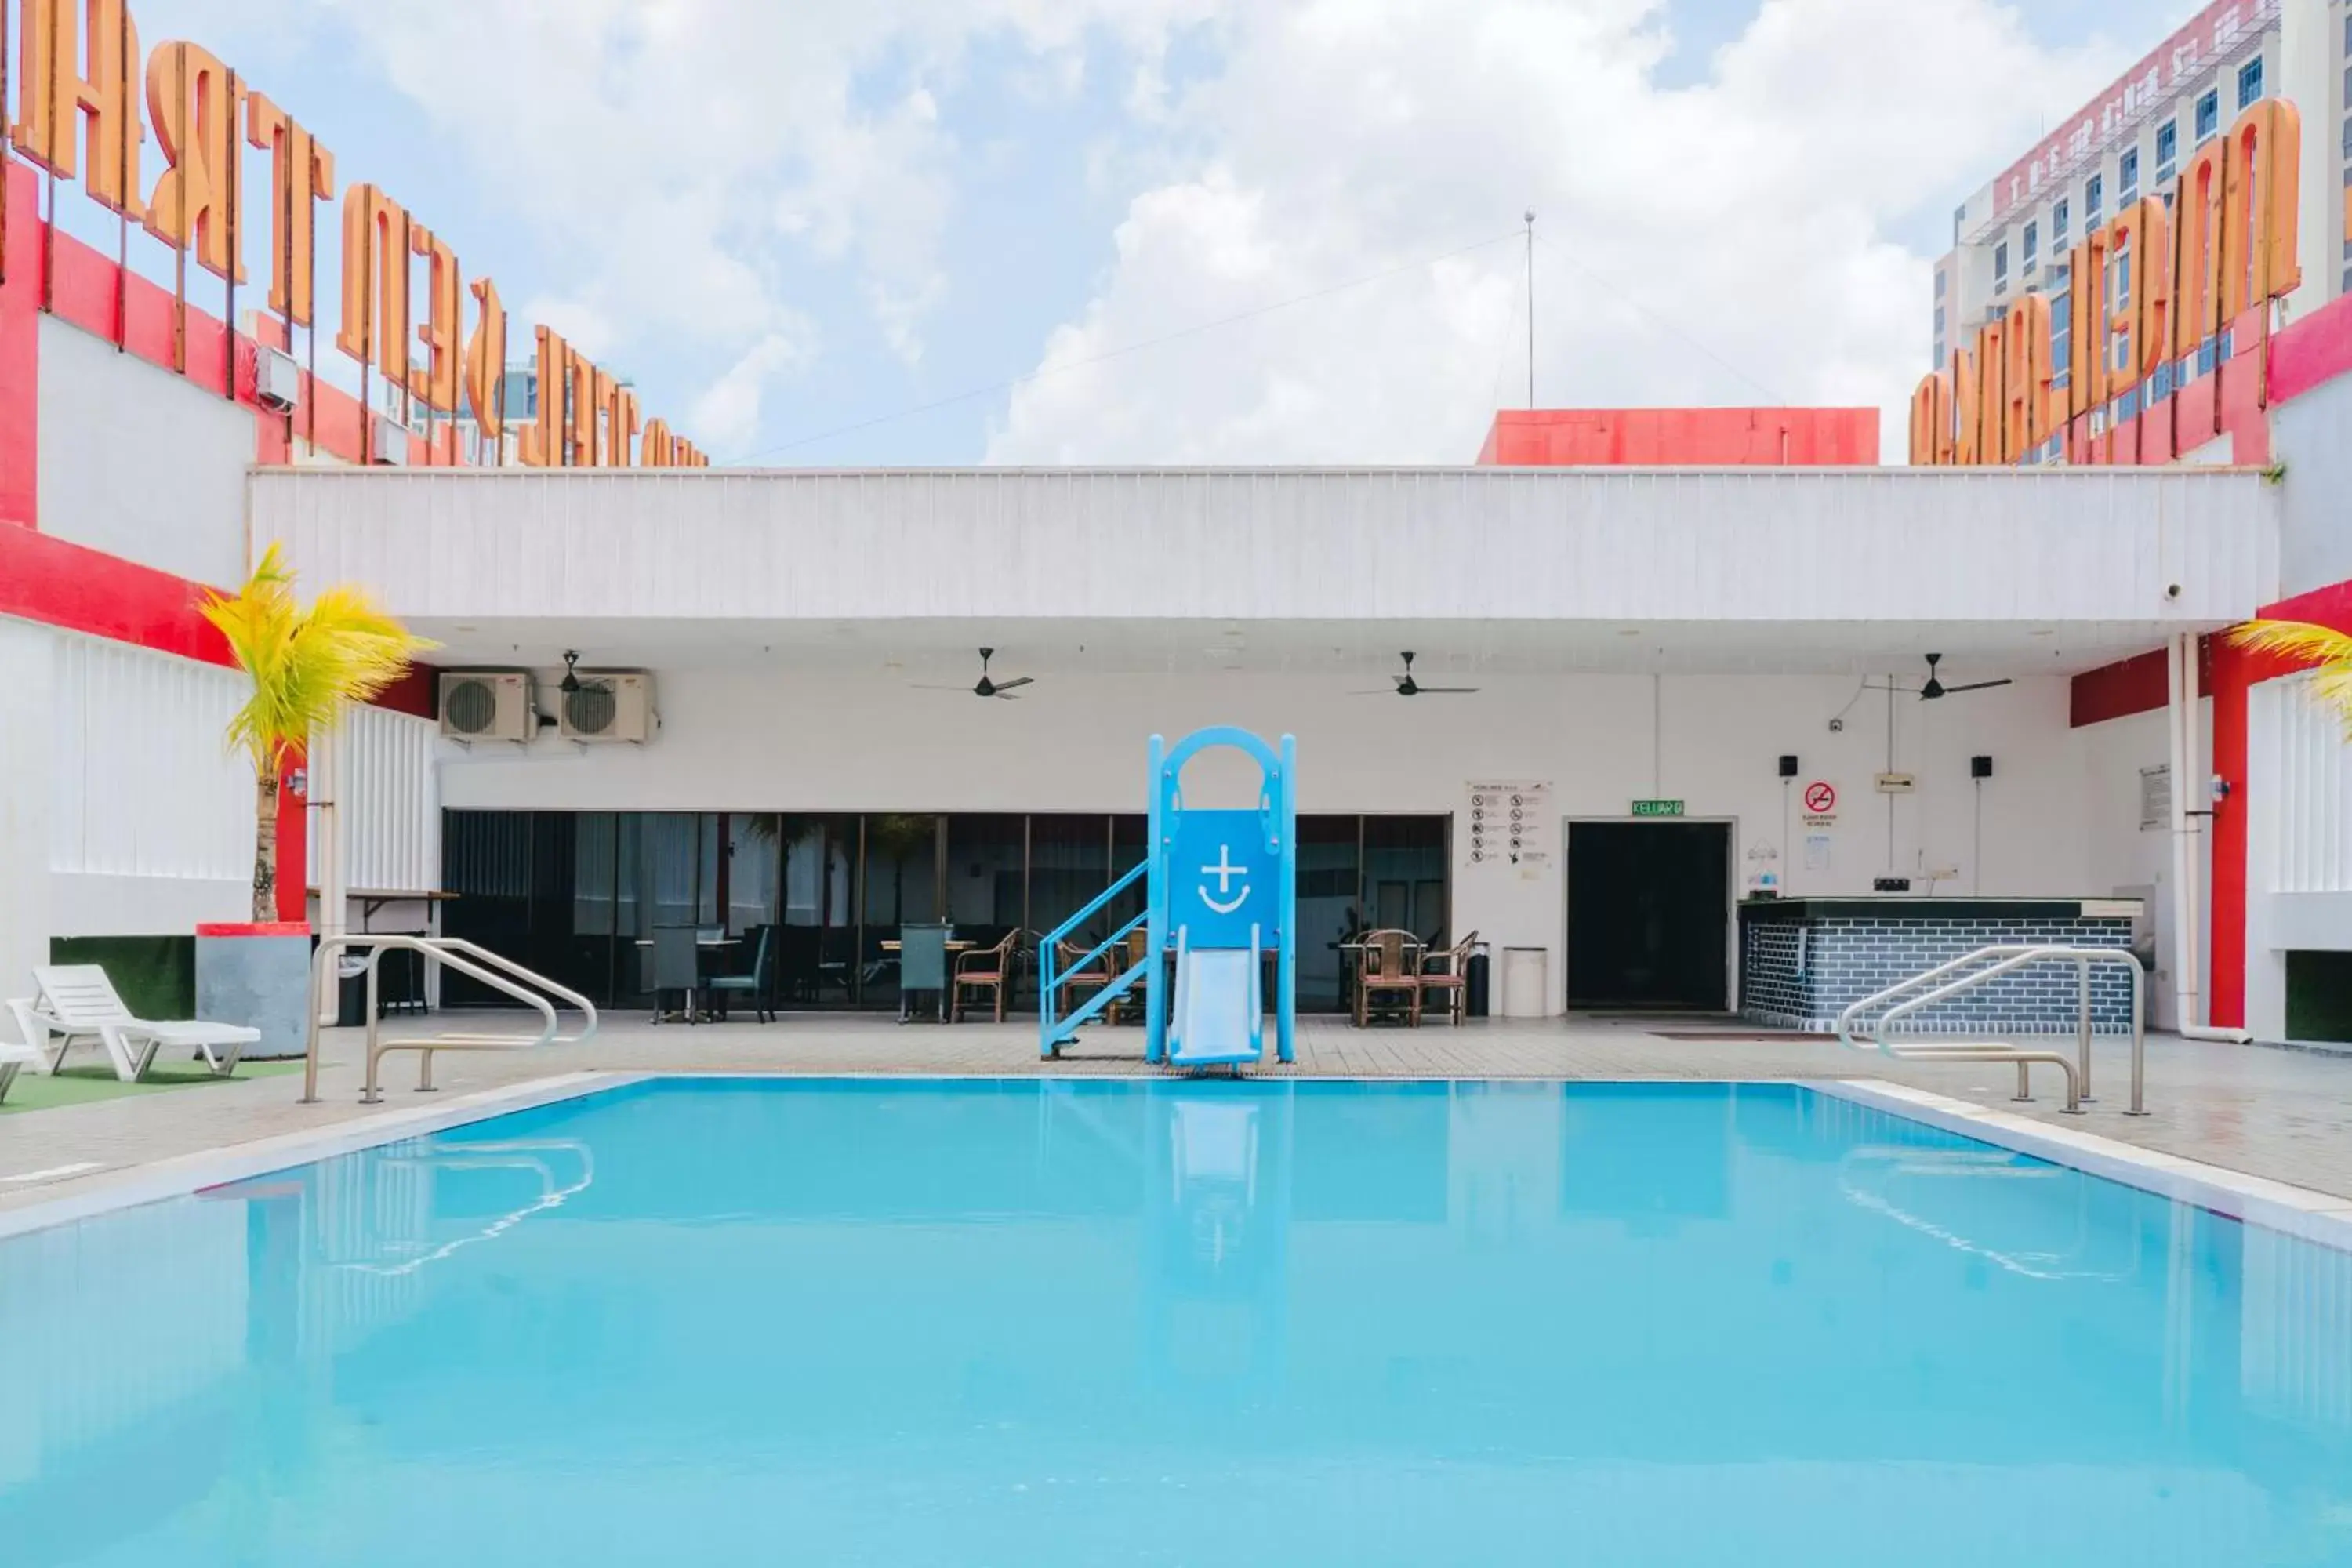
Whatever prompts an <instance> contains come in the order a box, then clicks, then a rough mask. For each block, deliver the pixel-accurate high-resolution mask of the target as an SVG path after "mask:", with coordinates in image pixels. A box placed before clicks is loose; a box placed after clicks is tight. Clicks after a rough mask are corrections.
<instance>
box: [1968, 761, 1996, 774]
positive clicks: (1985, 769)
mask: <svg viewBox="0 0 2352 1568" xmlns="http://www.w3.org/2000/svg"><path fill="white" fill-rule="evenodd" d="M1969 777H1970V778H1972V779H1989V778H1990V777H1992V759H1991V758H1990V757H1970V758H1969Z"/></svg>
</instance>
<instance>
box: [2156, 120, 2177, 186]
mask: <svg viewBox="0 0 2352 1568" xmlns="http://www.w3.org/2000/svg"><path fill="white" fill-rule="evenodd" d="M2179 161H2180V121H2177V120H2168V121H2165V122H2164V123H2163V124H2161V125H2159V126H2158V127H2157V128H2156V183H2157V184H2159V185H2168V184H2172V175H2173V172H2174V168H2175V165H2177V164H2178V163H2179Z"/></svg>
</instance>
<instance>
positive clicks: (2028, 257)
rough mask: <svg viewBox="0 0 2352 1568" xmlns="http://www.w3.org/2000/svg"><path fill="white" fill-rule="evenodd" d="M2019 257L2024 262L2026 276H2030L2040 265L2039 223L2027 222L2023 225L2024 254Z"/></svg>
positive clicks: (2040, 229) (2040, 239)
mask: <svg viewBox="0 0 2352 1568" xmlns="http://www.w3.org/2000/svg"><path fill="white" fill-rule="evenodd" d="M2021 259H2022V260H2023V261H2024V263H2025V275H2026V276H2027V277H2028V278H2031V277H2032V276H2033V274H2034V272H2035V271H2036V270H2038V269H2039V268H2040V267H2041V265H2042V226H2041V225H2039V224H2032V223H2029V224H2027V225H2026V226H2025V246H2024V255H2023V257H2022V258H2021Z"/></svg>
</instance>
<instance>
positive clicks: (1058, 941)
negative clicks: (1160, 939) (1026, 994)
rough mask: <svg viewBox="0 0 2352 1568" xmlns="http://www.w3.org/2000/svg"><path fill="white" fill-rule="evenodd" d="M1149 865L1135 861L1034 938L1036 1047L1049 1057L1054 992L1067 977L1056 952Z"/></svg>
mask: <svg viewBox="0 0 2352 1568" xmlns="http://www.w3.org/2000/svg"><path fill="white" fill-rule="evenodd" d="M1150 868H1151V859H1150V857H1149V856H1146V857H1145V858H1143V859H1141V860H1139V861H1137V862H1136V863H1135V865H1134V867H1133V868H1131V869H1130V870H1129V872H1128V873H1127V875H1125V876H1123V877H1121V878H1120V879H1118V881H1116V882H1113V883H1112V884H1111V885H1110V886H1109V887H1108V888H1105V889H1103V890H1102V891H1101V892H1100V893H1098V894H1097V895H1096V896H1095V898H1094V900H1093V901H1092V902H1090V903H1088V904H1087V907H1086V908H1084V909H1082V910H1079V911H1078V912H1077V913H1076V914H1074V915H1072V916H1071V917H1070V918H1069V919H1068V920H1066V921H1063V922H1062V923H1061V924H1060V925H1057V926H1055V928H1054V929H1053V930H1052V931H1047V932H1046V933H1045V935H1044V936H1041V937H1039V938H1038V939H1037V1040H1038V1047H1039V1049H1040V1050H1041V1051H1042V1052H1043V1053H1044V1054H1045V1056H1048V1057H1050V1056H1052V1055H1053V1054H1054V1046H1055V1040H1056V1039H1057V1038H1058V1037H1059V1032H1060V1030H1061V1028H1062V1026H1063V1019H1062V1017H1061V1016H1060V1015H1059V1014H1058V1013H1057V1012H1056V1011H1055V1006H1054V1002H1055V993H1056V992H1058V991H1059V990H1061V989H1062V987H1063V984H1064V982H1065V979H1066V974H1065V973H1064V972H1063V971H1062V970H1061V969H1060V967H1059V965H1058V963H1056V955H1057V954H1059V953H1060V952H1061V949H1062V943H1063V942H1065V941H1066V940H1067V939H1068V937H1069V935H1070V933H1071V932H1072V931H1076V930H1077V929H1078V928H1079V927H1080V926H1083V925H1085V924H1086V923H1087V921H1090V920H1092V919H1094V918H1095V916H1097V915H1098V914H1100V913H1101V912H1102V911H1103V910H1104V909H1106V908H1107V907H1108V905H1109V903H1110V901H1111V900H1113V899H1116V898H1117V897H1118V896H1119V895H1120V894H1121V893H1123V892H1125V891H1127V890H1128V889H1129V888H1131V887H1133V886H1135V884H1136V882H1137V880H1138V879H1140V878H1141V877H1142V876H1143V874H1144V873H1145V872H1146V871H1149V870H1150ZM1149 915H1150V910H1146V911H1145V912H1144V913H1143V914H1140V915H1138V916H1136V917H1135V919H1133V920H1131V921H1129V922H1128V923H1127V924H1125V925H1123V926H1121V927H1120V928H1119V929H1118V931H1114V932H1112V933H1111V935H1110V936H1109V937H1108V939H1106V940H1105V941H1104V942H1103V943H1102V945H1101V946H1099V947H1097V948H1096V949H1095V950H1094V951H1093V952H1090V953H1088V954H1087V956H1086V957H1084V958H1082V959H1080V960H1079V961H1078V962H1077V963H1076V964H1074V965H1073V966H1072V967H1071V970H1070V971H1069V973H1076V971H1077V970H1081V969H1084V968H1085V967H1086V966H1087V964H1089V963H1093V962H1094V961H1095V960H1096V959H1097V958H1100V957H1102V956H1103V955H1104V954H1105V953H1107V952H1109V951H1110V950H1111V948H1112V947H1114V946H1116V945H1117V944H1118V943H1119V942H1123V941H1125V940H1126V938H1127V937H1128V935H1129V933H1130V932H1132V931H1134V930H1135V928H1136V927H1137V926H1139V925H1140V924H1142V923H1143V922H1144V921H1145V919H1146V918H1147V917H1148V916H1149Z"/></svg>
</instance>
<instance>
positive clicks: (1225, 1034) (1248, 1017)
mask: <svg viewBox="0 0 2352 1568" xmlns="http://www.w3.org/2000/svg"><path fill="white" fill-rule="evenodd" d="M1258 963H1259V960H1258V954H1257V952H1255V950H1254V949H1251V948H1245V947H1225V948H1195V949H1191V950H1186V949H1183V948H1181V947H1180V948H1179V949H1178V952H1177V958H1176V1017H1175V1027H1174V1028H1172V1029H1171V1030H1170V1031H1169V1035H1170V1038H1169V1041H1168V1065H1169V1066H1171V1067H1178V1068H1211V1067H1227V1066H1239V1065H1240V1064H1242V1063H1244V1062H1254V1061H1256V1060H1257V1059H1258V1058H1259V1056H1260V1055H1262V1054H1263V1053H1264V1051H1265V1037H1264V1035H1263V1033H1262V1030H1263V1028H1264V1022H1263V1019H1264V1007H1263V1005H1262V1002H1261V999H1260V997H1259V995H1258V988H1259V983H1258Z"/></svg>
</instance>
